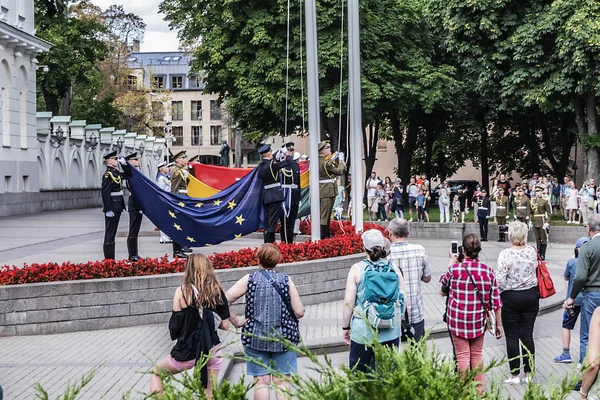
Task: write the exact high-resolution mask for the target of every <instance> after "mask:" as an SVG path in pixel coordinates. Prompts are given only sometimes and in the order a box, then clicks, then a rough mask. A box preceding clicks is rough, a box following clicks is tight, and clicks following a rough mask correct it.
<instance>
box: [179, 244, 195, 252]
mask: <svg viewBox="0 0 600 400" xmlns="http://www.w3.org/2000/svg"><path fill="white" fill-rule="evenodd" d="M181 251H183V252H184V253H193V252H194V249H192V248H191V247H190V246H182V247H181Z"/></svg>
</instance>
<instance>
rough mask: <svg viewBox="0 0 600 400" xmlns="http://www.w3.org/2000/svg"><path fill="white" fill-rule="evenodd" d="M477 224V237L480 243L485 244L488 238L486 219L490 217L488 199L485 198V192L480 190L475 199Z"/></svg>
mask: <svg viewBox="0 0 600 400" xmlns="http://www.w3.org/2000/svg"><path fill="white" fill-rule="evenodd" d="M477 204H478V206H479V207H478V208H477V222H479V235H480V236H481V241H482V242H487V236H488V222H489V221H488V219H489V217H490V199H489V198H488V197H487V192H486V190H485V189H482V190H481V192H479V197H478V199H477Z"/></svg>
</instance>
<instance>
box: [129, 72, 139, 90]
mask: <svg viewBox="0 0 600 400" xmlns="http://www.w3.org/2000/svg"><path fill="white" fill-rule="evenodd" d="M127 84H128V85H129V89H131V90H135V89H137V76H135V75H128V76H127Z"/></svg>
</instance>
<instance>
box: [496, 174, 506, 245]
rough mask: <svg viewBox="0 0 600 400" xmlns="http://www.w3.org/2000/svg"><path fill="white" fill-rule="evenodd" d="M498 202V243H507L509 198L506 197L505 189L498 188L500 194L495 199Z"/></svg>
mask: <svg viewBox="0 0 600 400" xmlns="http://www.w3.org/2000/svg"><path fill="white" fill-rule="evenodd" d="M494 201H495V202H496V220H497V221H498V241H499V242H506V232H508V226H507V225H506V217H507V216H508V197H506V196H505V195H504V188H502V187H500V186H498V194H497V195H496V198H494Z"/></svg>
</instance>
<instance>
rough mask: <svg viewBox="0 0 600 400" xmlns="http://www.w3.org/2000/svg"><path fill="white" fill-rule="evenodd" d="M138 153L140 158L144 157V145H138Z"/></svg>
mask: <svg viewBox="0 0 600 400" xmlns="http://www.w3.org/2000/svg"><path fill="white" fill-rule="evenodd" d="M138 151H139V152H140V158H141V157H143V156H144V151H146V146H145V145H144V143H140V147H138Z"/></svg>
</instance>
